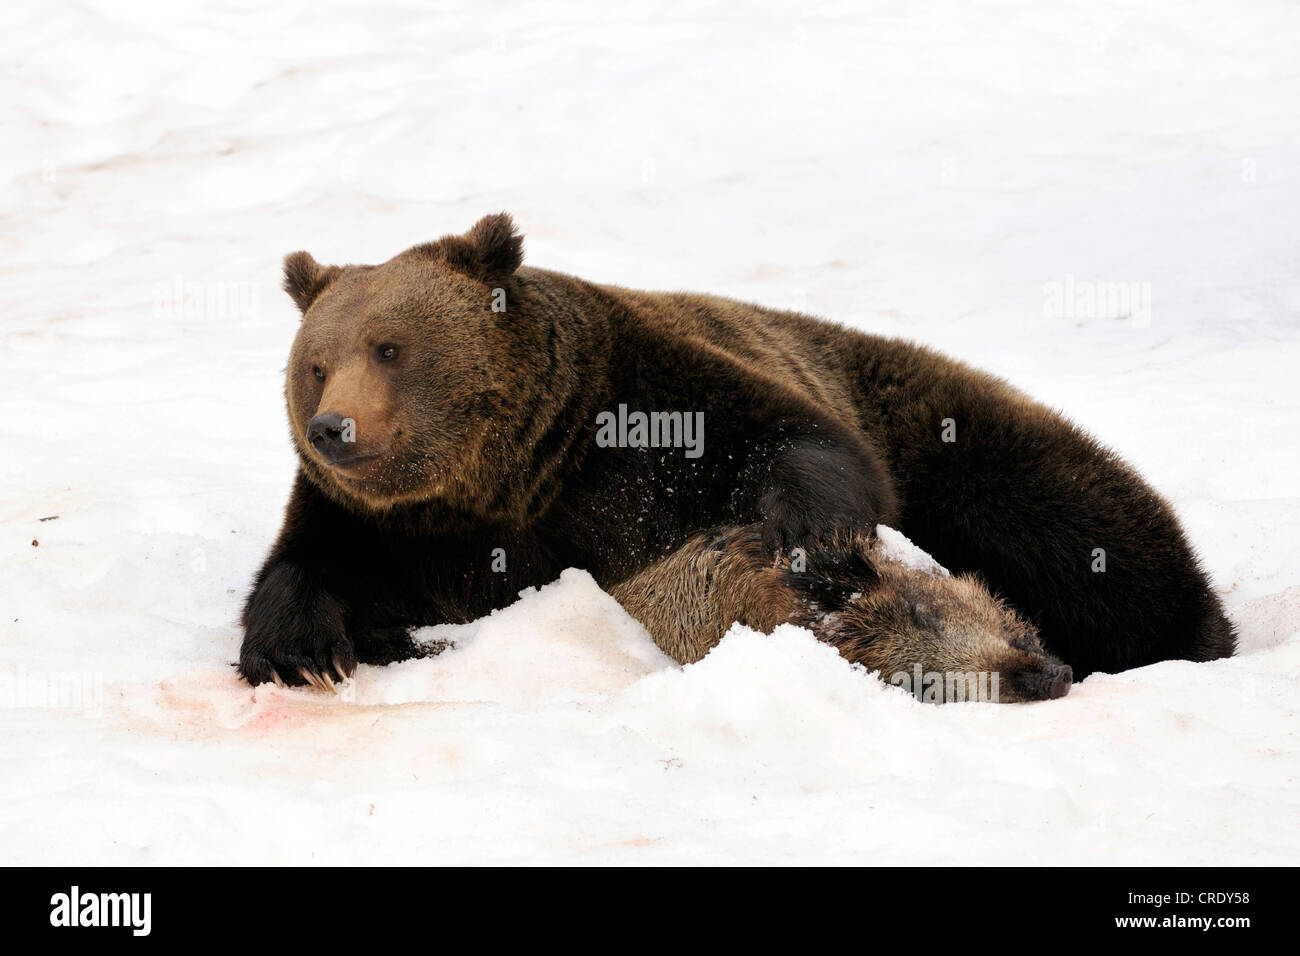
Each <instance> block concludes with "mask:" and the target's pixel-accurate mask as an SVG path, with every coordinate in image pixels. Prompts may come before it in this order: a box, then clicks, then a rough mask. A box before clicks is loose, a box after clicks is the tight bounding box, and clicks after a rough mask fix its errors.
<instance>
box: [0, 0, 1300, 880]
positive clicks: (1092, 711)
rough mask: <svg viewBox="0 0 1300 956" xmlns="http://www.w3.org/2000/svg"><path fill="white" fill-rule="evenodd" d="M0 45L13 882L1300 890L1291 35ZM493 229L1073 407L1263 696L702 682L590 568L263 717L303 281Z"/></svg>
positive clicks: (862, 31) (1185, 673)
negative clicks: (957, 363) (1146, 885)
mask: <svg viewBox="0 0 1300 956" xmlns="http://www.w3.org/2000/svg"><path fill="white" fill-rule="evenodd" d="M0 23H2V24H3V26H4V29H3V30H2V31H0V44H3V48H4V59H5V62H6V64H7V65H8V70H7V74H6V75H7V77H8V82H7V83H6V92H7V93H8V95H7V96H6V97H5V99H4V101H3V105H0V115H2V117H3V123H4V129H5V136H4V138H3V141H0V157H2V161H0V191H2V193H3V208H4V210H5V218H6V228H5V230H4V238H3V240H0V242H2V243H3V250H4V258H3V266H0V270H2V281H0V306H2V307H3V311H4V315H5V320H4V324H3V327H2V328H0V401H2V402H3V405H2V406H0V407H3V415H0V447H3V448H4V449H5V452H6V453H5V455H4V456H3V458H2V459H0V528H3V530H4V534H3V536H2V537H0V560H2V561H3V566H4V569H5V573H4V576H3V583H2V584H0V597H2V599H3V611H4V612H5V613H4V615H3V617H2V618H0V626H2V627H3V631H2V632H0V634H2V635H3V636H2V637H0V740H2V741H3V742H2V743H0V807H2V808H3V809H0V861H2V862H5V863H56V864H82V863H175V862H185V863H267V862H275V863H285V862H307V861H314V862H334V863H356V862H406V863H416V862H429V863H455V862H470V861H473V862H502V863H504V862H561V863H573V862H584V863H586V862H590V863H667V862H686V863H696V862H737V863H759V862H838V863H914V864H933V863H953V862H958V863H960V862H975V861H980V862H1000V863H1024V862H1031V863H1035V862H1051V863H1072V862H1079V863H1141V864H1148V863H1166V864H1177V863H1198V864H1215V863H1254V864H1283V863H1291V864H1294V863H1296V862H1297V860H1298V859H1300V853H1297V848H1298V847H1300V822H1297V821H1300V787H1298V786H1297V776H1298V772H1300V757H1298V755H1297V750H1298V748H1297V739H1296V726H1297V721H1296V712H1297V706H1298V705H1300V547H1298V546H1297V542H1300V477H1297V467H1296V466H1297V462H1298V461H1300V433H1298V430H1297V427H1296V422H1297V411H1298V408H1300V397H1297V392H1296V389H1295V375H1296V369H1297V368H1298V367H1300V321H1298V313H1300V273H1297V271H1296V269H1295V261H1296V253H1297V249H1300V219H1298V218H1297V217H1296V215H1295V213H1294V211H1295V210H1296V209H1297V208H1300V146H1298V145H1297V143H1296V140H1295V136H1294V131H1295V129H1296V127H1297V121H1298V120H1300V60H1297V59H1296V58H1295V56H1294V37H1295V36H1296V33H1297V29H1300V11H1297V10H1296V9H1295V8H1294V7H1293V6H1291V5H1289V4H1286V3H1283V2H1280V0H1264V2H1261V3H1259V4H1254V5H1251V6H1250V7H1249V8H1242V7H1240V6H1239V5H1234V4H1230V3H1227V2H1223V0H1217V2H1206V0H1193V2H1190V3H1180V4H1174V3H1172V2H1170V0H1161V2H1156V3H1151V4H1145V5H1143V6H1142V7H1140V8H1133V7H1130V6H1128V5H1121V4H1115V3H1110V2H1103V3H1096V2H1090V3H1085V2H1083V0H1066V2H1062V3H1059V4H1053V5H1052V6H1051V7H1049V8H1044V7H1039V6H1038V5H1034V4H1031V3H1028V2H1026V0H1004V2H985V3H979V4H967V3H959V2H956V0H939V2H935V3H932V4H927V5H925V6H924V7H923V8H919V9H918V8H917V7H916V6H915V5H913V4H905V3H897V2H873V3H866V4H862V3H846V2H840V0H816V2H809V0H804V2H798V3H790V4H785V3H765V4H763V5H761V6H756V5H741V4H735V3H730V2H707V0H706V2H702V3H696V4H690V5H683V6H680V7H677V6H674V5H663V4H659V3H650V2H648V0H630V2H628V3H625V4H620V5H619V7H618V10H617V15H616V16H615V15H613V14H612V12H611V10H610V9H609V8H607V7H602V6H599V5H592V6H591V7H589V8H588V7H584V6H582V5H578V4H570V3H550V4H544V5H537V4H534V5H527V4H522V3H492V4H482V3H475V4H470V3H467V2H453V3H448V4H443V5H439V7H438V10H437V12H432V11H431V10H430V9H429V8H427V7H426V6H425V5H423V4H418V3H415V2H402V0H394V2H391V3H388V4H386V5H385V6H384V7H383V8H382V10H379V11H376V10H374V9H373V8H370V7H368V6H367V5H364V4H356V3H341V2H340V3H335V2H329V0H313V2H311V3H307V2H295V0H286V2H282V3H277V4H274V5H271V6H269V7H265V6H264V7H259V6H256V5H251V4H246V3H240V2H236V0H219V2H211V3H192V2H183V3H165V4H164V3H136V4H130V5H125V4H108V3H103V2H99V0H92V2H82V3H68V2H60V0H54V2H50V3H41V4H37V3H34V2H20V3H18V4H11V5H8V6H7V7H6V8H5V9H4V12H3V13H2V14H0ZM498 209H507V210H509V211H511V212H512V213H513V214H514V215H515V216H516V218H517V219H518V221H519V222H520V224H521V225H522V227H523V229H524V231H525V233H526V235H527V240H526V242H527V255H528V258H529V261H531V262H533V263H535V264H538V265H543V266H547V267H550V268H555V269H560V270H563V271H567V272H572V273H574V274H577V275H581V276H583V277H585V278H589V279H593V280H597V281H607V282H618V283H620V284H624V285H629V286H637V287H646V288H663V289H694V290H698V291H708V292H714V293H718V294H723V295H733V296H737V297H741V298H745V299H748V300H752V301H759V302H763V303H766V304H770V305H774V306H782V307H796V308H801V309H804V310H807V311H810V312H813V313H816V314H820V315H825V316H828V317H830V318H833V319H835V320H838V321H842V322H845V323H847V324H851V325H853V326H856V327H860V328H863V329H866V330H870V331H873V332H877V333H882V334H890V335H904V336H908V337H911V338H915V339H917V340H920V341H924V342H927V343H929V344H932V345H935V346H936V347H939V348H941V349H943V350H944V351H946V352H949V353H950V354H953V355H956V356H958V357H961V358H963V359H965V360H967V361H970V362H971V363H973V364H975V365H979V366H981V367H984V368H988V369H990V370H992V371H994V372H996V373H997V374H1000V375H1003V376H1005V377H1006V378H1008V379H1010V380H1011V381H1013V382H1015V383H1016V384H1017V385H1019V386H1020V387H1022V388H1023V389H1025V390H1026V391H1028V392H1029V393H1030V394H1032V395H1034V396H1035V397H1037V398H1039V399H1041V400H1043V401H1045V402H1047V403H1049V404H1050V405H1052V406H1054V407H1056V408H1059V409H1061V410H1062V411H1064V412H1065V413H1066V414H1068V415H1069V416H1071V417H1072V418H1073V419H1075V420H1076V421H1078V422H1079V423H1080V424H1081V425H1083V426H1084V427H1086V428H1087V429H1089V430H1090V431H1092V432H1094V433H1095V434H1097V435H1099V436H1102V437H1103V438H1104V439H1105V441H1107V442H1108V443H1109V444H1111V445H1112V446H1113V447H1115V448H1116V449H1117V450H1118V451H1119V452H1120V453H1121V454H1123V455H1124V456H1126V457H1127V458H1128V459H1129V460H1131V461H1132V462H1133V463H1134V464H1135V465H1136V466H1137V467H1138V468H1139V469H1140V470H1141V471H1142V472H1143V473H1144V474H1146V475H1147V476H1148V477H1149V479H1150V480H1151V481H1152V483H1153V484H1154V485H1155V486H1156V487H1157V488H1159V489H1160V490H1161V491H1162V493H1164V494H1165V495H1166V496H1167V497H1168V498H1169V499H1170V500H1171V502H1173V504H1174V505H1175V507H1176V508H1177V510H1178V512H1179V514H1180V515H1181V517H1182V518H1183V521H1184V523H1185V526H1186V528H1187V531H1188V534H1189V536H1190V538H1191V539H1192V540H1193V541H1194V542H1195V544H1196V546H1197V547H1198V550H1199V551H1200V553H1201V554H1202V556H1203V558H1204V561H1205V564H1206V566H1207V568H1208V569H1209V571H1210V572H1211V574H1212V577H1213V579H1214V581H1215V583H1216V586H1217V587H1218V588H1219V589H1220V590H1221V592H1222V593H1223V595H1224V599H1225V601H1226V602H1227V604H1228V606H1229V610H1230V613H1231V615H1232V617H1233V619H1234V620H1235V621H1236V622H1237V623H1238V625H1239V627H1240V629H1241V636H1242V654H1241V655H1240V656H1238V657H1236V658H1234V659H1231V660H1225V661H1218V662H1213V663H1208V664H1190V663H1185V662H1168V663H1163V664H1157V665H1154V666H1151V667H1146V668H1142V669H1139V670H1134V671H1130V672H1127V673H1123V674H1116V675H1105V674H1097V675H1094V676H1092V677H1090V678H1089V679H1087V680H1086V681H1083V682H1082V683H1080V684H1078V685H1076V686H1075V687H1074V688H1073V689H1072V691H1071V692H1070V694H1069V696H1068V697H1066V698H1064V699H1062V700H1058V701H1051V702H1045V703H1041V704H1029V705H986V704H959V705H949V706H942V707H936V706H932V705H923V704H920V703H918V702H916V701H915V700H914V699H912V698H910V697H908V696H907V695H906V694H904V693H902V692H901V691H899V690H898V689H897V688H891V687H888V686H886V685H884V684H882V683H881V682H880V681H879V680H877V679H876V678H874V677H873V676H871V675H869V674H865V673H862V672H861V671H860V670H855V669H854V668H852V667H851V666H849V665H848V664H847V663H845V662H844V661H843V660H842V659H840V658H839V657H838V656H837V655H836V654H835V653H834V652H833V651H832V650H830V649H829V648H827V647H825V646H822V645H820V644H818V643H817V642H816V641H814V640H813V639H812V638H811V636H810V635H809V634H808V633H806V632H803V631H800V630H797V629H794V628H789V627H782V628H778V630H777V631H776V633H774V634H772V635H770V636H763V635H758V634H754V633H752V632H747V631H745V630H744V629H743V628H739V627H737V628H734V629H733V630H732V632H731V633H730V634H729V635H728V636H727V637H726V639H725V640H724V641H723V642H722V643H721V644H720V645H719V646H718V647H717V648H716V649H715V650H714V651H713V652H712V653H711V654H710V655H709V656H708V657H706V658H705V659H704V660H702V661H700V662H699V663H698V664H695V665H692V666H689V667H685V668H682V667H678V666H676V665H674V664H672V663H671V662H669V661H668V660H667V659H665V658H664V657H663V656H662V655H660V654H659V652H658V651H657V650H656V649H655V648H654V646H653V644H652V643H651V642H650V641H649V638H648V637H647V636H646V634H645V633H644V631H642V630H641V629H640V627H639V626H638V625H636V624H635V623H634V622H632V621H631V620H630V619H629V618H628V617H627V616H626V615H625V614H624V613H623V612H622V611H621V609H620V608H619V607H618V606H617V605H616V604H615V603H614V602H613V600H612V599H610V598H609V597H608V596H606V595H604V594H603V593H602V592H600V591H599V590H598V589H597V588H596V587H595V585H594V583H593V582H592V581H591V579H590V577H589V576H588V575H586V574H585V572H583V571H581V570H572V571H569V572H566V573H565V574H564V575H563V576H562V577H561V579H560V580H559V581H557V582H555V583H553V584H550V585H547V586H546V587H543V588H541V589H540V590H538V591H534V592H529V593H527V594H525V595H523V596H522V597H521V599H520V601H519V602H518V603H517V604H515V605H513V606H511V607H508V608H505V609H503V610H501V611H499V612H498V613H496V614H493V615H491V616H490V617H488V618H486V619H484V620H482V621H478V622H475V623H473V624H470V625H467V626H465V627H461V628H454V629H452V628H439V629H434V630H435V632H436V633H435V634H433V635H430V634H429V632H425V636H442V637H450V638H452V639H454V640H455V641H456V642H457V646H456V647H455V648H454V649H453V650H450V651H448V652H446V653H445V654H443V655H442V656H440V657H437V658H433V659H427V660H420V661H412V662H407V663H404V664H399V665H394V666H392V667H389V668H384V669H377V668H362V669H361V670H360V671H359V673H358V675H357V677H356V679H355V680H354V681H351V682H349V684H348V685H347V686H346V687H345V688H344V689H343V693H341V694H340V695H339V696H338V697H330V696H326V695H324V694H321V693H318V692H315V691H308V690H280V689H278V688H274V687H266V686H264V687H260V688H258V689H256V690H253V689H251V688H248V687H247V686H244V685H242V684H241V683H239V682H238V681H237V680H236V678H235V675H234V672H233V669H232V668H231V666H230V663H231V662H232V661H234V660H235V658H236V655H237V652H238V646H239V641H240V631H239V628H238V626H237V623H236V622H237V617H238V613H239V606H240V602H241V600H242V597H243V595H244V593H245V590H246V588H247V586H248V583H249V581H250V579H251V577H252V575H253V573H254V572H255V570H256V568H257V566H258V564H259V562H260V561H261V560H262V558H263V557H264V555H265V553H266V551H267V549H268V547H269V545H270V542H271V540H272V538H273V536H274V534H275V532H276V529H277V526H278V522H279V519H280V514H281V508H282V506H283V503H284V500H285V498H286V495H287V491H288V487H289V482H290V480H291V477H292V473H293V456H292V452H291V449H290V445H289V442H288V438H287V435H286V426H285V424H284V412H283V407H282V396H281V387H282V378H281V376H282V369H283V366H284V360H285V356H286V355H287V352H288V346H289V343H290V341H291V339H292V336H293V334H294V330H295V325H296V316H295V313H294V310H293V307H292V305H291V303H290V302H289V301H288V299H287V297H285V296H284V295H283V294H282V293H280V292H279V291H278V283H279V275H278V270H279V262H280V259H281V257H282V256H283V255H284V254H285V253H286V252H289V251H292V250H294V249H299V248H304V247H305V248H308V249H310V250H311V251H312V252H313V254H315V255H316V257H317V258H319V259H320V260H321V261H323V262H375V261H381V260H383V259H385V258H387V257H388V256H390V255H392V254H393V253H395V252H397V251H400V250H401V249H403V248H405V247H407V246H409V245H411V244H414V243H416V242H421V241H426V240H428V239H432V238H435V237H437V236H438V235H441V234H443V233H446V232H451V231H461V230H463V229H464V228H466V227H468V226H469V225H470V224H471V223H472V222H473V221H474V220H475V219H477V218H478V217H479V216H480V215H482V214H484V213H486V212H491V211H496V210H498ZM1120 282H1124V283H1135V285H1133V286H1132V287H1128V286H1125V287H1124V288H1125V289H1129V288H1131V290H1132V292H1133V297H1132V298H1131V299H1130V300H1126V302H1121V303H1120V306H1121V307H1116V308H1111V307H1109V306H1105V307H1103V306H1102V305H1100V304H1098V302H1097V298H1096V296H1097V295H1103V294H1104V293H1105V291H1106V287H1105V286H1104V285H1103V284H1105V283H1120ZM1067 287H1069V288H1071V289H1074V290H1078V289H1083V290H1087V292H1088V295H1089V296H1092V297H1093V301H1092V304H1091V306H1090V305H1089V302H1088V300H1087V298H1083V299H1073V298H1072V302H1073V306H1072V307H1071V308H1069V309H1063V308H1054V307H1053V304H1052V303H1053V296H1057V297H1058V299H1059V297H1060V295H1061V293H1062V290H1064V289H1065V288H1067ZM178 290H179V291H178ZM1094 294H1096V295H1094ZM1146 303H1149V305H1150V310H1149V313H1148V311H1147V309H1146V308H1145V305H1146ZM1112 304H1113V303H1112ZM51 516H57V518H56V519H54V520H49V521H41V520H40V519H42V518H47V517H51ZM37 542H39V543H37Z"/></svg>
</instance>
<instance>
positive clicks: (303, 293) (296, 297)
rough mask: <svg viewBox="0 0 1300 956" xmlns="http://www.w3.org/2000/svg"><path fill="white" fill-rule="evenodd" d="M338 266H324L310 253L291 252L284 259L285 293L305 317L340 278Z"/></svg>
mask: <svg viewBox="0 0 1300 956" xmlns="http://www.w3.org/2000/svg"><path fill="white" fill-rule="evenodd" d="M339 272H340V269H339V267H338V266H322V265H321V264H320V263H319V262H317V261H316V260H315V259H313V258H312V257H311V253H310V252H291V253H289V254H288V255H287V256H285V257H284V291H285V292H287V293H289V298H291V299H293V301H294V304H295V305H296V306H298V311H299V312H301V313H302V314H303V315H306V314H307V310H308V309H309V308H310V307H311V304H312V303H313V302H315V301H316V298H317V296H319V295H320V294H321V293H322V292H324V291H325V288H326V286H328V285H329V284H330V283H331V282H333V281H334V279H335V278H336V277H337V276H338V274H339Z"/></svg>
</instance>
